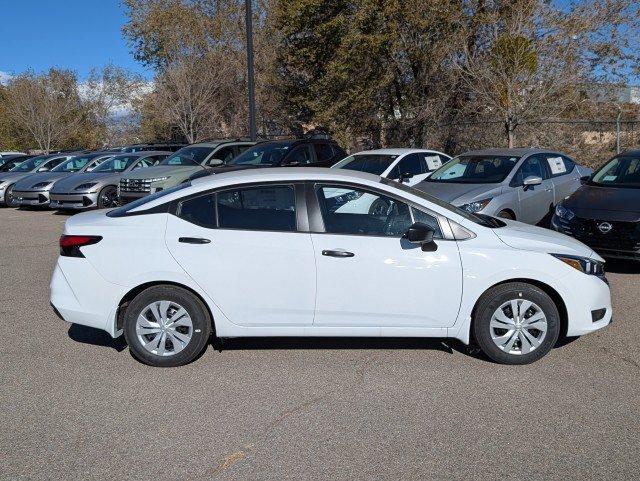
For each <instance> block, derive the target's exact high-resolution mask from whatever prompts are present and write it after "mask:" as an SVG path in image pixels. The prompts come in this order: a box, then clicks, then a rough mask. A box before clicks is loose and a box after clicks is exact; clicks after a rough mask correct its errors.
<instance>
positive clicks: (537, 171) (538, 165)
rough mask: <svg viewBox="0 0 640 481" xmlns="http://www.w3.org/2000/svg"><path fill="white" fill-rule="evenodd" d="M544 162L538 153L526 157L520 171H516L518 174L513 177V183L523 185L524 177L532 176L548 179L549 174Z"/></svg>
mask: <svg viewBox="0 0 640 481" xmlns="http://www.w3.org/2000/svg"><path fill="white" fill-rule="evenodd" d="M542 162H543V159H542V158H541V157H539V156H537V155H534V156H531V157H529V158H528V159H526V160H525V161H524V162H523V163H522V165H521V166H520V168H519V169H518V172H516V175H515V176H514V177H513V185H516V186H520V185H523V184H524V179H526V178H527V177H531V176H535V177H540V178H541V179H547V178H548V177H549V176H548V175H547V170H546V169H545V168H544V165H543V164H542Z"/></svg>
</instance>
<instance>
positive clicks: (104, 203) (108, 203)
mask: <svg viewBox="0 0 640 481" xmlns="http://www.w3.org/2000/svg"><path fill="white" fill-rule="evenodd" d="M112 207H118V188H117V187H116V186H115V185H108V186H106V187H105V188H104V189H102V190H101V191H100V193H99V194H98V209H110V208H112Z"/></svg>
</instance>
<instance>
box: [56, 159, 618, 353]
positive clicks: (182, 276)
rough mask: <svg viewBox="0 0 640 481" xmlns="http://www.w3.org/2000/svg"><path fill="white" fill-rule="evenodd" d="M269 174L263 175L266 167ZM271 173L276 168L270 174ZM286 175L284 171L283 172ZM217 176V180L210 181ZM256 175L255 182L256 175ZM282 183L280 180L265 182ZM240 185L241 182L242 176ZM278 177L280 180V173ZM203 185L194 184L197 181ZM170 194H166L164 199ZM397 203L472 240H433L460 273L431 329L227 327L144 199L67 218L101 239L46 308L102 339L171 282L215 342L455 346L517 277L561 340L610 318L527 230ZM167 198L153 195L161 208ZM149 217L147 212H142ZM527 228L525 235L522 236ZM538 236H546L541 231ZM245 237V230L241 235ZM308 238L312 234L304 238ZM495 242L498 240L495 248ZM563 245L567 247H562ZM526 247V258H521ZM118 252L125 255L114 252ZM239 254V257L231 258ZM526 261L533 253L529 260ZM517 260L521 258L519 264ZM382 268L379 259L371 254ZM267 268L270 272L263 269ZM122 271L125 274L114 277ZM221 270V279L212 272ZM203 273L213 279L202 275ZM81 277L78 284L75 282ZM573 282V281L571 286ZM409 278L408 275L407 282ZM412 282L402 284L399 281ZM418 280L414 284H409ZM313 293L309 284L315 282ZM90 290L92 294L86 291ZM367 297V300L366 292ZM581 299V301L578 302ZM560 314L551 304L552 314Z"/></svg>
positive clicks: (162, 218) (563, 240)
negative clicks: (411, 341) (541, 296)
mask: <svg viewBox="0 0 640 481" xmlns="http://www.w3.org/2000/svg"><path fill="white" fill-rule="evenodd" d="M269 170H270V169H269ZM275 170H281V169H275ZM288 170H291V169H288ZM315 170H317V169H314V172H313V176H312V178H313V179H316V180H317V181H318V182H323V181H331V180H332V177H331V175H330V174H322V173H320V172H316V171H315ZM227 176H228V174H223V175H220V176H219V177H220V178H221V179H219V181H216V182H212V181H209V179H211V178H207V181H208V182H207V188H209V189H216V188H217V187H226V186H228V183H227V182H228V177H227ZM216 177H218V176H216ZM262 178H263V179H265V177H264V176H263V177H262ZM275 178H278V179H280V180H281V181H282V182H285V183H286V182H287V180H282V179H283V177H282V176H275V177H274V179H275ZM243 179H245V181H246V182H249V181H250V180H249V179H252V177H251V176H245V177H243ZM285 179H286V176H285ZM203 180H204V179H203ZM360 182H361V185H363V186H365V187H368V188H371V189H373V190H375V191H379V192H382V193H388V194H391V195H397V190H396V189H394V188H393V187H389V186H387V185H383V184H380V183H379V181H375V180H372V179H371V178H368V179H366V178H363V180H361V181H360ZM242 184H243V182H242V180H241V179H237V180H235V181H234V185H242ZM199 189H200V190H201V189H202V183H198V182H196V183H195V185H193V186H191V187H188V188H187V189H186V190H185V191H182V192H181V193H180V195H186V194H189V193H190V192H197V191H198V190H199ZM172 195H175V194H172ZM404 198H406V199H408V200H409V201H412V202H415V203H416V204H418V205H421V206H423V207H424V208H426V209H428V210H431V211H432V212H434V213H435V214H437V215H438V216H440V217H442V218H443V219H445V221H446V222H449V221H452V222H455V223H458V224H459V225H461V226H462V227H464V228H465V229H467V230H468V231H470V232H473V234H474V236H473V237H472V238H469V239H466V240H454V239H447V240H444V239H443V240H438V242H447V243H454V245H455V246H456V247H457V248H456V249H454V250H455V251H457V253H458V254H457V256H454V257H452V258H451V259H449V261H450V262H456V263H460V265H461V267H462V269H461V272H462V275H461V278H460V279H459V281H458V282H459V283H460V284H461V285H462V286H463V287H464V288H463V289H462V295H461V297H460V299H459V307H458V309H457V315H456V316H455V320H453V321H452V322H450V323H447V324H446V325H442V326H438V327H393V326H391V327H385V326H354V325H346V326H317V325H315V326H314V325H286V326H247V325H239V324H238V323H235V322H232V321H231V319H229V318H228V317H227V316H226V315H225V313H224V312H223V310H222V309H221V308H220V306H219V305H218V303H217V302H216V295H215V292H207V291H206V290H205V289H204V288H203V287H202V286H201V285H200V284H199V283H198V282H197V281H196V280H195V279H194V278H193V277H192V276H191V275H190V273H189V272H187V271H186V270H185V268H183V267H182V265H181V264H180V263H179V262H178V261H177V260H176V259H175V258H174V257H173V256H172V255H171V254H170V251H169V248H168V244H167V242H168V239H167V236H168V235H170V233H168V231H167V226H168V221H169V219H170V217H171V216H173V214H171V213H152V212H153V210H152V209H153V207H154V205H155V204H154V202H150V203H149V204H148V205H145V206H143V207H144V208H141V209H142V211H141V214H142V215H130V216H125V217H119V218H110V219H109V221H110V222H108V223H104V222H103V218H104V212H100V211H98V212H93V213H85V214H82V215H79V216H75V217H73V218H71V219H69V221H68V222H67V225H66V227H65V234H71V235H73V234H76V235H97V236H101V237H103V238H104V240H106V241H107V242H101V243H100V245H99V246H98V245H95V246H92V245H89V246H86V247H83V252H85V253H86V257H87V258H86V259H78V258H73V257H60V258H59V261H58V264H57V266H56V269H55V272H54V275H53V279H52V283H51V289H52V291H51V299H52V304H53V305H54V306H55V307H56V308H57V309H58V310H59V312H60V314H61V315H62V317H63V318H64V319H65V320H67V321H69V322H77V323H80V324H86V325H90V326H92V327H96V328H99V329H103V330H105V331H107V332H108V333H109V334H111V335H112V336H117V335H119V334H120V328H121V326H120V325H119V324H118V318H119V313H120V306H122V305H123V303H126V302H127V300H130V299H131V296H132V295H133V294H135V293H136V292H139V290H140V289H141V288H143V287H145V286H149V285H153V284H161V283H168V284H176V285H180V286H183V287H185V288H187V289H188V290H190V291H192V292H193V293H195V294H197V296H199V297H200V298H201V299H202V300H203V301H204V303H205V304H206V306H207V307H208V309H209V311H210V313H211V315H212V318H213V321H214V326H215V332H216V334H217V336H219V337H243V336H400V337H453V338H457V339H459V340H461V341H462V342H464V343H468V342H469V333H470V325H471V319H472V313H473V309H474V306H475V305H476V303H477V301H478V299H479V298H480V296H481V295H482V294H483V293H484V292H486V290H487V289H488V288H489V287H490V286H494V285H497V284H500V283H504V282H508V281H514V280H519V281H520V280H524V281H528V282H531V283H534V284H536V285H539V286H540V287H542V288H543V289H544V290H547V291H548V293H549V294H550V295H551V296H552V297H554V298H557V299H559V300H560V301H559V302H560V303H562V306H563V307H564V311H565V312H568V313H570V316H571V318H570V319H569V320H568V322H567V326H566V332H565V333H566V334H568V335H582V334H586V333H588V332H591V331H593V330H596V329H599V328H601V327H604V326H605V325H607V324H608V323H609V322H610V320H611V303H610V296H609V290H608V288H604V287H603V281H602V280H601V279H599V278H597V277H595V276H588V275H585V274H580V276H579V277H576V274H578V273H577V272H574V269H573V268H571V267H569V266H567V265H565V264H564V263H562V262H559V261H558V260H557V259H555V258H554V257H552V256H551V255H549V250H548V249H547V248H546V247H545V248H540V247H539V245H538V247H535V249H539V250H538V251H534V252H532V251H531V249H530V248H529V247H528V244H527V238H530V237H533V238H535V236H536V231H535V229H537V228H535V227H531V226H526V225H523V224H520V223H514V224H513V225H515V226H516V227H520V228H521V229H522V232H523V235H522V236H520V237H519V236H518V235H517V232H516V234H515V235H512V236H511V238H508V239H502V238H500V237H499V236H498V234H497V233H496V232H495V231H494V230H493V229H490V228H487V227H482V226H480V225H478V224H475V223H474V222H472V221H470V220H468V219H466V218H465V217H462V216H460V215H457V214H455V213H453V212H451V211H449V210H448V209H445V208H443V207H440V206H438V205H436V204H429V205H426V204H425V201H424V200H423V199H421V198H420V197H417V196H412V195H410V194H405V196H404ZM169 200H171V197H170V196H169V198H165V199H163V202H167V201H169ZM147 210H148V211H150V212H151V213H149V212H147V213H145V211H147ZM527 229H534V231H527ZM546 232H549V231H545V234H544V235H546V236H548V234H546ZM247 235H250V233H247ZM298 235H308V236H310V237H311V235H312V233H311V232H300V233H299V234H298ZM314 235H315V234H314ZM556 235H557V236H558V237H557V238H556V239H557V242H556V243H553V244H551V245H550V246H549V249H553V250H554V251H555V252H556V253H559V254H562V253H563V250H566V251H567V252H575V250H576V249H578V250H580V252H581V253H582V254H584V255H585V256H594V257H597V255H595V254H594V253H593V251H591V250H590V249H588V248H587V247H586V246H584V245H583V244H581V243H579V242H577V241H575V240H573V239H570V238H568V237H567V236H563V235H560V234H556ZM496 237H498V238H499V239H500V242H496ZM563 246H567V247H565V248H563ZM93 249H99V250H100V255H99V256H92V255H91V252H92V250H93ZM523 250H527V254H528V255H527V256H523V255H522V254H523ZM125 252H126V255H124V254H123V253H125ZM235 254H237V255H242V253H241V252H237V253H235ZM422 254H423V255H424V258H425V260H426V262H427V263H428V262H429V260H434V259H437V256H439V255H440V254H439V253H438V252H437V250H436V251H435V252H423V253H422ZM531 256H534V257H535V262H532V261H531V260H532V258H531ZM525 257H526V259H525ZM379 261H380V262H381V263H383V264H384V263H385V259H384V258H380V259H379ZM273 268H274V269H277V268H278V267H277V266H273ZM122 272H126V273H127V275H126V276H123V275H122ZM421 272H422V273H423V274H424V275H435V273H433V272H429V271H428V270H423V271H421ZM222 274H228V273H222ZM212 275H213V273H212ZM79 279H81V280H82V281H79ZM576 279H578V280H579V282H576ZM414 280H415V279H414ZM408 282H412V279H408ZM418 282H419V280H418ZM316 288H317V286H316ZM96 292H99V293H100V295H96ZM366 295H370V294H366ZM237 296H238V299H237V300H238V302H246V301H242V296H244V293H242V292H238V293H237ZM585 300H586V301H585ZM403 301H406V302H424V303H425V305H426V306H428V305H429V303H437V302H439V299H438V293H437V292H425V293H424V298H422V299H410V300H403ZM601 307H606V309H607V314H606V316H605V317H604V318H603V319H602V320H600V321H599V322H597V323H593V322H592V318H591V311H592V310H593V309H598V308H601ZM562 310H563V308H562V307H561V308H560V311H562Z"/></svg>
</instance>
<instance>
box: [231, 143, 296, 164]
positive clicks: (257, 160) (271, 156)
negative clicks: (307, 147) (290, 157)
mask: <svg viewBox="0 0 640 481" xmlns="http://www.w3.org/2000/svg"><path fill="white" fill-rule="evenodd" d="M290 150H291V142H265V143H263V144H258V145H256V146H254V147H252V148H250V149H249V150H246V151H245V152H244V153H242V154H241V155H239V156H238V157H236V158H235V159H233V160H232V161H231V162H230V164H231V165H280V164H281V163H282V161H283V159H284V158H285V157H286V155H287V154H288V153H289V151H290Z"/></svg>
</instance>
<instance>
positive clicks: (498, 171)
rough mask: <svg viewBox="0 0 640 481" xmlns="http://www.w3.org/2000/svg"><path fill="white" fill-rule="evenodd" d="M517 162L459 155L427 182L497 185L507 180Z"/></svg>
mask: <svg viewBox="0 0 640 481" xmlns="http://www.w3.org/2000/svg"><path fill="white" fill-rule="evenodd" d="M519 160H520V158H519V157H512V156H502V155H461V156H459V157H456V158H455V159H453V160H451V161H449V162H447V163H446V164H445V165H443V166H442V167H440V168H439V169H438V170H436V171H435V172H434V173H433V174H431V176H430V177H428V178H427V182H450V183H460V184H497V183H500V182H502V181H504V179H506V178H507V176H508V175H509V173H510V172H511V171H512V169H513V168H514V166H515V165H516V164H517V163H518V161H519Z"/></svg>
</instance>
